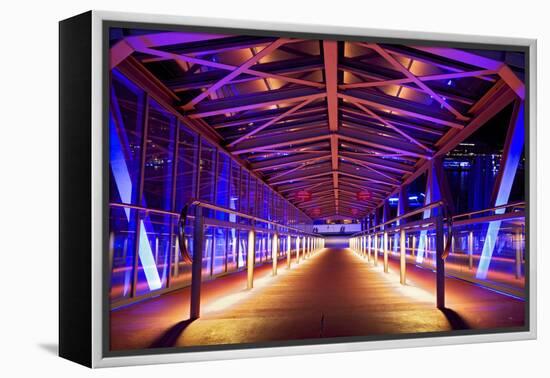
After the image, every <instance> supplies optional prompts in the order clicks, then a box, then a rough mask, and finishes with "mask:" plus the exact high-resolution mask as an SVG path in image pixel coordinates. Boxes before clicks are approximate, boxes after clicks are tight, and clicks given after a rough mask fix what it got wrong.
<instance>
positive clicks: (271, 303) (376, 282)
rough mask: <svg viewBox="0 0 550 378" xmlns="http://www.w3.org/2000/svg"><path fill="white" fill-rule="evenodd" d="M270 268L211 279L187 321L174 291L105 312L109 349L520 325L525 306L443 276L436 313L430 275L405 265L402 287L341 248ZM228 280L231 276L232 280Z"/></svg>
mask: <svg viewBox="0 0 550 378" xmlns="http://www.w3.org/2000/svg"><path fill="white" fill-rule="evenodd" d="M279 266H280V268H279V273H280V274H279V275H277V276H276V277H272V276H270V274H266V272H267V270H265V269H264V270H263V277H262V278H260V279H257V280H256V281H255V288H254V289H253V290H243V289H235V288H236V287H241V286H240V285H241V283H242V285H245V282H246V281H245V279H246V278H245V276H244V275H241V276H238V275H235V276H234V277H229V276H228V277H224V278H220V279H218V280H215V281H218V282H216V284H217V285H223V282H224V281H225V280H227V283H228V285H229V286H230V287H232V291H231V292H230V293H229V292H227V293H225V295H223V296H218V297H215V298H210V299H209V300H207V301H205V303H204V306H203V307H202V316H201V318H200V319H198V320H196V321H194V322H191V323H189V322H185V321H183V320H184V319H185V315H184V314H186V309H187V308H186V307H185V306H186V305H187V304H185V302H187V303H188V301H186V300H182V297H181V295H182V294H181V293H177V292H176V293H172V294H168V295H165V296H161V297H158V298H154V299H151V300H148V301H145V302H142V303H138V304H135V305H133V306H129V307H126V308H123V309H120V310H117V311H113V312H112V313H111V330H112V332H111V335H112V337H111V348H112V350H124V349H126V350H127V349H136V348H140V349H141V348H150V347H170V346H197V345H220V344H239V343H262V342H268V341H281V340H299V339H316V338H317V339H318V338H324V337H344V336H372V335H391V334H409V333H422V332H434V331H435V332H437V331H450V330H453V329H469V328H494V327H519V326H522V325H523V316H524V302H522V301H520V300H516V299H514V298H510V297H507V296H504V295H501V294H498V293H495V292H493V291H489V290H486V289H483V288H480V287H478V286H474V285H472V284H470V283H467V282H464V281H459V280H455V279H452V278H448V279H447V303H448V304H449V308H450V309H449V311H445V312H442V311H439V310H437V309H436V308H435V296H434V293H433V291H434V283H433V282H434V278H435V275H434V274H433V272H431V271H429V270H425V269H419V268H416V267H414V266H410V267H409V266H408V279H409V281H408V284H407V285H405V286H403V285H400V284H399V275H398V271H396V269H395V268H396V266H395V265H394V263H391V265H390V267H391V271H390V273H384V272H383V271H382V260H381V259H380V260H379V265H378V267H374V266H373V265H372V264H369V263H367V262H366V261H365V260H364V259H363V258H361V257H359V256H357V255H356V254H354V253H353V252H351V250H349V249H325V250H323V251H321V252H318V253H317V254H316V255H314V256H312V257H311V258H309V259H308V260H306V261H302V262H300V264H298V265H296V264H293V266H292V269H290V270H287V269H286V268H283V266H284V264H280V265H279ZM260 272H262V270H260ZM258 275H262V273H259V274H258ZM236 279H239V280H240V281H237V282H238V285H237V286H235V285H236V283H235V282H236V281H235V280H236ZM215 281H213V282H215ZM206 292H208V289H207V290H206ZM187 295H188V294H187ZM178 298H179V300H178ZM453 306H454V307H453Z"/></svg>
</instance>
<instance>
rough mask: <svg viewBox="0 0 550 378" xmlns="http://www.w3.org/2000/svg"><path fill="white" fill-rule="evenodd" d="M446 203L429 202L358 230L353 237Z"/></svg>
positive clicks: (374, 231) (372, 231)
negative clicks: (365, 228)
mask: <svg viewBox="0 0 550 378" xmlns="http://www.w3.org/2000/svg"><path fill="white" fill-rule="evenodd" d="M444 204H445V203H444V202H443V201H437V202H432V203H429V204H428V205H426V206H423V207H421V208H418V209H415V210H413V211H410V212H408V213H407V214H403V215H399V216H397V217H395V218H393V219H391V220H389V221H386V222H384V223H380V224H377V225H374V226H372V227H371V228H370V229H368V230H363V231H361V232H357V233H355V234H353V235H352V237H354V236H359V235H363V234H370V233H376V229H377V228H382V227H384V226H386V225H389V224H392V223H395V222H397V221H398V220H401V219H406V218H409V217H412V216H413V215H416V214H420V213H422V212H424V211H427V210H431V209H434V208H437V207H441V206H443V205H444Z"/></svg>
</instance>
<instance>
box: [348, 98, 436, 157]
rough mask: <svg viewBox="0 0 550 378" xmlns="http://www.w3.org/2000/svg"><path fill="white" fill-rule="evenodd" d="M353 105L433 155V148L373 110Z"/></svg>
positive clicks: (357, 104) (356, 104)
mask: <svg viewBox="0 0 550 378" xmlns="http://www.w3.org/2000/svg"><path fill="white" fill-rule="evenodd" d="M353 105H355V106H356V107H358V108H359V109H361V110H362V111H364V112H365V113H367V114H368V115H370V116H371V117H373V118H374V119H376V120H377V121H378V122H380V123H382V124H383V125H385V126H386V127H389V128H390V129H392V130H394V131H396V132H397V133H398V134H399V135H401V136H402V137H404V138H405V139H406V140H407V141H409V142H411V143H414V144H416V145H417V146H419V147H420V148H422V149H424V150H426V151H428V152H430V153H433V152H434V150H432V149H431V148H429V147H428V146H426V145H425V144H423V143H421V142H419V141H418V139H416V138H413V137H412V136H410V135H409V134H407V133H406V132H404V131H403V130H401V129H400V128H399V127H397V126H395V125H394V124H393V123H391V122H389V121H386V120H385V119H384V118H382V117H380V116H379V115H378V114H376V113H375V112H373V111H372V110H370V109H369V108H367V107H365V106H364V105H361V104H359V103H357V102H356V103H354V104H353Z"/></svg>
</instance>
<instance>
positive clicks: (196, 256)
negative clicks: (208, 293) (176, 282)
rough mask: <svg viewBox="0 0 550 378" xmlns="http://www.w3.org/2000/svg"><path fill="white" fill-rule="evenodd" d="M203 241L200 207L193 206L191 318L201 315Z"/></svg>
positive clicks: (202, 222)
mask: <svg viewBox="0 0 550 378" xmlns="http://www.w3.org/2000/svg"><path fill="white" fill-rule="evenodd" d="M203 243H204V220H203V217H202V208H201V207H200V206H195V224H194V230H193V262H192V265H191V309H190V312H189V313H190V318H191V320H195V319H198V318H199V317H200V316H201V285H202V250H203Z"/></svg>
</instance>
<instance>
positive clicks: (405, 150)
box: [338, 128, 431, 159]
mask: <svg viewBox="0 0 550 378" xmlns="http://www.w3.org/2000/svg"><path fill="white" fill-rule="evenodd" d="M364 136H365V135H364V134H361V133H358V132H354V131H353V130H350V129H347V128H342V129H341V131H340V134H339V136H338V138H339V139H341V140H345V141H348V142H351V143H356V144H359V145H363V146H368V147H373V148H376V149H379V150H382V151H390V152H396V153H400V154H403V155H408V156H414V157H416V158H427V159H429V158H430V157H431V154H428V153H425V152H422V150H419V149H413V148H412V147H414V146H412V145H410V144H408V143H399V142H398V141H396V140H394V139H393V140H392V139H389V138H385V137H383V136H379V135H375V134H371V135H369V137H368V139H367V138H364Z"/></svg>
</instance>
